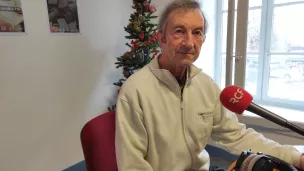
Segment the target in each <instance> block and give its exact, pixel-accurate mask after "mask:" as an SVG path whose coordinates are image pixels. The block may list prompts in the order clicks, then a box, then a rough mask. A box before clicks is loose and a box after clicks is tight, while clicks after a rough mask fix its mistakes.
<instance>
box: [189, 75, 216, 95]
mask: <svg viewBox="0 0 304 171" xmlns="http://www.w3.org/2000/svg"><path fill="white" fill-rule="evenodd" d="M194 80H195V81H196V85H197V86H199V87H201V88H203V89H202V90H204V91H206V90H207V91H209V93H212V92H213V93H216V94H217V93H219V91H220V87H219V86H218V84H217V83H216V82H215V80H214V79H213V78H212V77H211V76H209V75H208V74H206V73H205V72H203V71H201V72H200V73H198V74H197V76H196V77H195V79H194Z"/></svg>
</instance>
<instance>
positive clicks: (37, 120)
mask: <svg viewBox="0 0 304 171" xmlns="http://www.w3.org/2000/svg"><path fill="white" fill-rule="evenodd" d="M45 1H46V0H23V2H24V3H23V10H24V15H25V24H26V29H27V35H20V36H3V35H2V36H0V117H1V118H0V142H1V146H0V151H1V153H0V170H5V171H16V170H22V171H42V170H43V171H56V170H60V169H64V168H66V167H68V166H70V165H72V164H74V163H77V162H79V161H81V160H83V155H82V151H81V145H80V139H79V133H80V130H81V128H82V126H83V124H84V123H85V122H86V121H88V120H89V119H91V118H92V117H94V116H96V115H98V114H100V113H102V112H103V111H104V109H105V108H106V107H107V106H108V105H109V104H110V103H109V101H111V100H113V97H114V96H115V94H116V91H115V87H114V86H112V83H113V82H114V81H116V80H117V79H119V75H120V72H119V71H117V70H116V69H115V66H114V62H115V60H116V57H117V56H120V55H121V54H122V53H123V52H124V51H125V48H126V47H125V43H126V40H125V38H124V36H125V34H126V33H125V32H124V30H123V26H126V25H127V23H128V19H129V14H130V13H131V10H132V9H131V8H130V6H131V3H132V1H131V0H128V1H126V0H111V1H109V0H101V1H100V0H79V15H80V23H81V33H82V35H79V36H78V35H77V36H73V35H70V36H58V35H56V36H52V35H50V33H49V31H48V21H47V20H48V16H47V10H46V2H45Z"/></svg>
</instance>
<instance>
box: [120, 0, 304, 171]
mask: <svg viewBox="0 0 304 171" xmlns="http://www.w3.org/2000/svg"><path fill="white" fill-rule="evenodd" d="M206 30H207V21H206V18H205V17H204V14H203V12H202V11H201V8H200V4H199V3H198V2H197V1H193V0H173V1H172V2H171V3H170V4H169V5H168V6H167V7H166V8H165V10H164V12H163V13H162V15H161V16H160V21H159V30H158V33H157V37H158V41H159V44H160V46H161V48H162V53H161V54H160V55H159V56H158V57H157V58H155V59H153V60H152V61H151V62H150V63H149V64H148V65H147V66H145V67H144V68H142V69H141V70H140V71H138V72H137V73H135V74H134V75H132V76H131V77H130V78H128V80H127V81H126V82H125V83H124V85H123V87H122V88H121V90H120V95H119V98H118V102H117V111H116V112H117V120H116V155H117V163H118V168H119V170H120V171H129V170H130V171H131V170H132V171H133V170H134V171H135V170H136V171H137V170H138V171H139V170H141V171H143V170H145V171H184V170H201V171H207V170H209V163H210V159H209V155H208V153H207V151H206V150H204V148H205V146H206V144H207V140H208V138H209V137H211V138H212V139H213V140H215V141H216V142H217V143H218V144H219V145H221V146H223V147H225V148H226V149H227V150H229V151H230V152H231V153H234V154H237V155H239V154H240V153H241V152H242V151H244V150H248V149H249V148H250V149H252V151H253V152H259V151H260V152H264V153H266V154H270V155H273V156H275V157H278V158H280V159H282V160H284V161H286V162H289V163H291V164H293V165H294V166H298V167H300V163H301V164H303V162H304V158H301V155H302V154H301V153H300V152H299V151H297V150H296V149H295V148H293V147H292V146H282V145H280V144H278V143H276V142H274V141H271V140H269V139H266V138H265V137H264V136H263V135H261V134H259V133H257V132H255V131H254V130H252V129H246V127H245V126H244V125H243V124H240V123H238V120H237V117H236V116H235V115H234V114H231V113H230V112H226V110H225V108H224V107H223V106H222V105H221V103H220V101H219V94H220V89H219V87H218V86H217V85H216V84H215V83H214V82H213V80H212V79H211V78H210V77H209V76H207V75H206V74H204V73H203V72H202V71H201V70H200V69H198V68H197V67H195V66H194V65H193V62H194V61H195V60H196V59H197V58H198V56H199V54H200V49H201V46H202V44H203V43H204V41H205V34H206ZM300 158H301V160H300ZM300 161H301V162H300Z"/></svg>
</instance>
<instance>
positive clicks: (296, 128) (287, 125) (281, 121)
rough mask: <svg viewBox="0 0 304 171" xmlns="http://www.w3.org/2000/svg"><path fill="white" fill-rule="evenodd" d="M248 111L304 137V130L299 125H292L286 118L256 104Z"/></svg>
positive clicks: (249, 107)
mask: <svg viewBox="0 0 304 171" xmlns="http://www.w3.org/2000/svg"><path fill="white" fill-rule="evenodd" d="M247 110H248V111H250V112H252V113H255V114H257V115H259V116H261V117H263V118H265V119H267V120H269V121H272V122H274V123H276V124H278V125H280V126H283V127H285V128H288V129H290V130H292V131H294V132H296V133H298V134H300V135H303V136H304V129H302V128H300V127H299V126H297V125H294V124H292V123H291V122H289V121H287V120H286V119H285V118H283V117H281V116H279V115H276V114H274V113H272V112H270V111H268V110H267V109H265V108H262V107H260V106H258V105H256V104H255V103H251V104H250V105H249V106H248V108H247Z"/></svg>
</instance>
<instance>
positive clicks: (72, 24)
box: [46, 0, 80, 33]
mask: <svg viewBox="0 0 304 171" xmlns="http://www.w3.org/2000/svg"><path fill="white" fill-rule="evenodd" d="M46 1H47V8H48V16H49V23H50V32H51V33H79V32H80V30H79V19H78V9H77V0H46Z"/></svg>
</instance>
